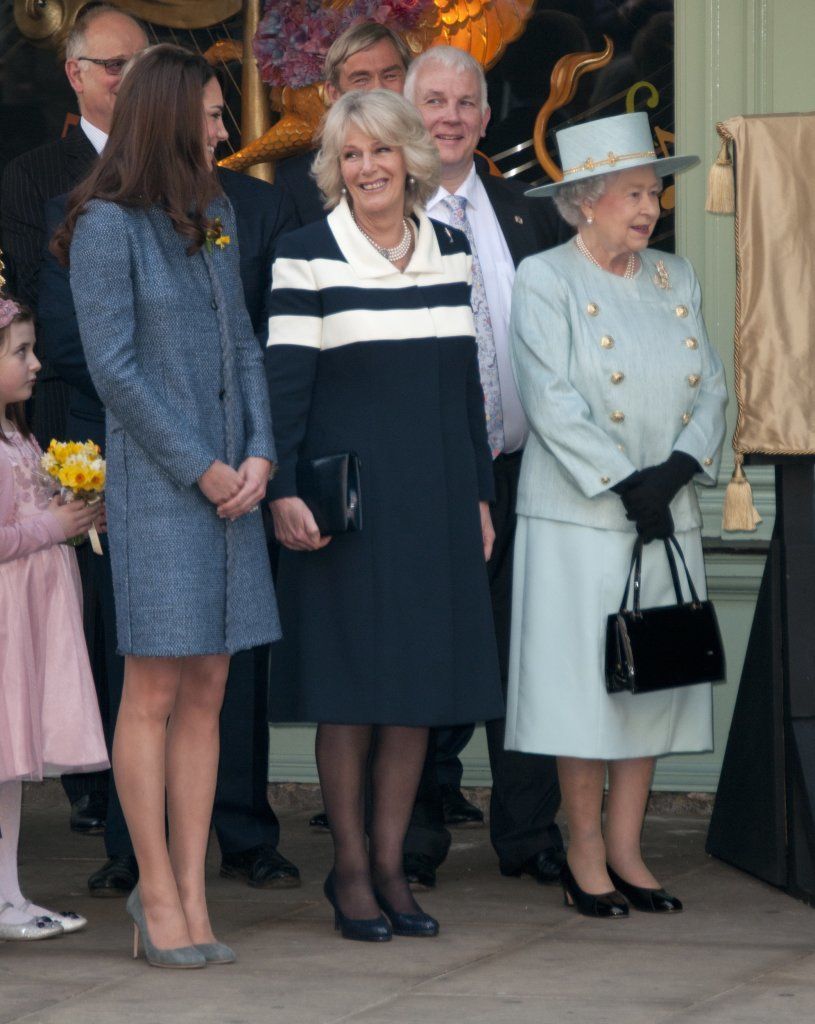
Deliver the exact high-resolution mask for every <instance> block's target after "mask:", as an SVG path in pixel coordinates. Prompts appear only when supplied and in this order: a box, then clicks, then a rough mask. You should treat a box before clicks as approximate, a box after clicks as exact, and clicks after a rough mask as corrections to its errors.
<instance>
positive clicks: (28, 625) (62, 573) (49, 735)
mask: <svg viewBox="0 0 815 1024" xmlns="http://www.w3.org/2000/svg"><path fill="white" fill-rule="evenodd" d="M8 441H9V442H10V443H7V442H6V441H3V440H0V782H7V781H9V780H11V779H41V778H42V777H43V776H45V775H60V774H62V773H63V772H83V771H96V770H98V769H101V768H107V767H108V758H107V751H106V750H105V738H104V734H103V732H102V722H101V719H100V717H99V707H98V704H97V699H96V691H95V689H94V685H93V677H92V675H91V668H90V664H89V662H88V652H87V648H86V646H85V635H84V633H83V631H82V610H81V609H82V591H81V584H80V580H79V570H78V569H77V565H76V556H75V555H74V552H73V551H72V550H71V549H70V548H69V547H66V546H65V545H64V544H61V543H60V541H61V540H63V531H62V528H61V526H60V524H59V522H58V520H57V519H56V517H55V516H53V515H52V514H51V513H50V512H49V511H48V502H49V500H50V499H51V497H52V495H53V493H54V487H53V486H51V485H50V484H49V481H48V478H47V477H46V476H45V474H44V473H43V471H42V470H41V469H40V464H39V461H40V450H39V447H38V445H37V443H36V441H34V440H33V439H32V440H26V439H24V438H23V437H21V435H20V434H18V433H16V432H15V433H13V434H11V436H10V437H9V438H8Z"/></svg>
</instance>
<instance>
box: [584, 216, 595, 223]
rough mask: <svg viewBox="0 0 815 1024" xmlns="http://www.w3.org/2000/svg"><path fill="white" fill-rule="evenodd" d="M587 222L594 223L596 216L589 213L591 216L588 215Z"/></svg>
mask: <svg viewBox="0 0 815 1024" xmlns="http://www.w3.org/2000/svg"><path fill="white" fill-rule="evenodd" d="M586 223H587V224H593V223H594V217H592V215H591V214H589V216H588V217H586Z"/></svg>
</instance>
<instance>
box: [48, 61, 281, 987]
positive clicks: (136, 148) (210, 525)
mask: <svg viewBox="0 0 815 1024" xmlns="http://www.w3.org/2000/svg"><path fill="white" fill-rule="evenodd" d="M222 108H223V98H222V96H221V90H220V86H219V84H218V81H217V79H216V78H215V77H214V73H213V71H212V69H211V68H210V67H209V65H208V64H207V63H206V61H205V60H203V58H201V57H198V56H195V55H192V54H190V53H188V52H187V51H184V50H182V49H180V48H178V47H173V46H166V45H164V46H157V47H153V48H151V49H150V50H148V51H145V53H144V54H142V55H141V56H140V57H138V58H136V59H135V63H134V64H133V66H132V68H131V69H130V70H128V71H127V73H126V76H125V78H124V81H123V83H122V86H121V89H120V91H119V94H118V98H117V103H116V110H115V115H114V120H113V126H112V129H111V135H110V138H109V140H108V142H107V144H106V147H105V150H104V153H103V154H102V156H101V158H100V160H99V162H98V163H97V165H96V167H95V169H94V171H93V172H92V173H91V176H90V177H89V178H88V179H87V181H86V182H85V183H83V184H82V185H81V186H80V187H79V189H78V190H77V191H76V192H75V193H74V194H73V195H72V197H71V200H70V202H69V208H68V215H67V219H66V223H65V225H64V226H63V228H62V229H61V233H60V234H58V236H57V241H56V243H55V244H56V245H57V247H58V248H59V247H61V251H62V253H63V255H64V254H65V251H66V249H67V246H68V244H70V268H71V288H72V292H73V297H74V301H75V304H76V311H77V318H78V321H79V328H80V332H81V335H82V344H83V348H84V350H85V355H86V358H87V362H88V368H89V370H90V373H91V376H92V378H93V381H94V384H95V385H96V388H97V390H98V392H99V394H100V396H101V398H102V400H103V402H104V404H105V407H106V412H107V451H106V454H107V460H108V484H107V492H106V493H107V507H108V525H109V532H110V549H111V563H112V570H113V580H114V593H115V601H116V622H117V633H118V646H119V649H120V651H121V653H123V654H124V655H125V657H126V661H125V682H124V694H123V698H122V703H121V708H120V711H119V715H118V720H117V725H116V735H115V739H114V744H113V766H114V772H115V777H116V784H117V787H118V791H119V796H120V798H121V803H122V808H123V810H124V814H125V818H126V820H127V825H128V829H129V832H130V835H131V837H132V839H133V847H134V850H135V853H136V858H137V860H138V863H139V872H140V881H139V886H138V888H137V889H135V890H134V891H133V894H132V896H131V898H130V900H129V901H128V911H129V913H130V914H131V916H132V917H133V919H134V922H135V924H136V926H137V932H136V937H137V939H138V934H139V932H140V933H141V938H142V940H143V942H144V946H145V951H146V954H147V958H148V960H149V962H150V963H151V964H154V965H156V966H167V967H203V966H205V965H206V964H207V963H227V962H230V961H231V960H234V954H233V953H232V951H231V950H230V949H229V948H228V947H227V946H225V945H223V944H222V943H217V942H216V941H215V939H214V936H213V934H212V929H211V927H210V923H209V917H208V913H207V908H206V899H205V892H204V856H205V852H206V843H207V837H208V834H209V824H210V817H211V813H212V803H213V798H214V789H215V777H216V771H217V764H218V715H219V712H220V707H221V703H222V700H223V693H224V685H225V682H226V676H227V670H228V665H229V655H230V654H232V653H234V652H235V651H239V650H242V649H246V648H250V647H255V646H258V645H260V644H266V643H269V642H271V641H273V640H275V639H277V638H278V636H279V627H278V621H277V612H276V607H275V600H274V593H273V589H272V582H271V575H270V568H269V560H268V555H267V552H266V545H265V539H264V533H263V527H262V522H261V516H260V514H259V510H258V502H259V501H261V500H262V499H263V496H264V494H265V489H266V485H267V482H268V479H269V474H270V469H271V466H272V463H273V460H274V458H275V452H274V443H273V440H272V431H271V419H270V412H269V404H268V392H267V389H266V384H265V377H264V374H263V370H262V363H261V356H260V352H259V349H258V345H257V341H256V340H255V338H254V335H253V332H252V326H251V323H250V320H249V316H248V314H247V312H246V309H245V307H244V302H243V292H242V288H241V282H240V277H239V253H238V240H237V237H236V233H235V221H234V215H233V211H232V208H231V206H230V205H229V202H228V200H227V199H226V198H225V197H224V196H223V194H222V193H221V191H220V186H219V185H218V180H217V177H216V175H215V174H214V170H213V164H212V158H213V153H214V149H215V146H216V145H217V144H218V142H219V141H221V140H222V139H224V138H225V137H226V132H225V131H224V127H223V122H222V120H221V111H222ZM165 788H166V794H167V797H166V809H167V817H168V821H169V849H168V846H167V842H166V840H165V829H164V820H165Z"/></svg>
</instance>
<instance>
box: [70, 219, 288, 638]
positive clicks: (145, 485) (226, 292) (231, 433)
mask: <svg viewBox="0 0 815 1024" xmlns="http://www.w3.org/2000/svg"><path fill="white" fill-rule="evenodd" d="M209 213H210V215H211V216H219V217H220V218H221V221H222V224H223V230H224V232H225V233H226V234H228V235H230V236H231V244H229V245H228V246H226V247H224V248H223V249H219V248H215V249H214V251H213V253H212V254H210V253H208V252H207V251H206V250H205V249H204V250H202V251H201V252H199V253H197V254H196V255H194V256H188V255H187V254H186V251H185V250H186V244H187V243H186V241H185V240H184V239H182V238H181V237H180V236H179V235H178V234H177V233H176V232H175V231H174V230H173V227H172V225H171V223H170V221H169V219H168V217H167V216H166V215H165V214H164V213H163V212H162V211H161V210H159V209H157V208H153V209H149V210H133V209H126V208H124V207H121V206H118V205H117V204H114V203H107V202H102V201H99V200H94V201H93V202H91V203H90V204H89V205H88V209H87V211H86V212H85V213H84V214H83V215H82V216H81V217H80V218H79V220H78V222H77V226H76V230H75V233H74V238H73V242H72V245H71V260H70V262H71V290H72V292H73V297H74V302H75V305H76V312H77V319H78V322H79V329H80V334H81V336H82V346H83V348H84V350H85V356H86V359H87V363H88V368H89V370H90V373H91V377H92V378H93V382H94V384H95V386H96V388H97V390H98V392H99V395H100V397H101V399H102V401H103V402H104V405H105V407H106V410H107V447H106V455H107V462H108V483H107V490H106V499H107V507H108V529H109V533H110V551H111V563H112V568H113V583H114V594H115V600H116V623H117V634H118V646H119V649H120V651H121V652H122V653H123V654H138V655H156V656H159V655H160V656H184V655H196V654H216V653H233V652H235V651H239V650H243V649H245V648H249V647H255V646H257V645H259V644H264V643H269V642H271V641H273V640H276V639H277V638H278V637H279V635H280V628H279V624H278V618H277V608H276V604H275V598H274V591H273V588H272V580H271V574H270V569H269V558H268V555H267V553H266V545H265V540H264V535H263V526H262V522H261V517H260V515H259V514H258V513H250V514H248V515H245V516H243V517H242V518H240V519H238V520H237V521H236V522H234V523H229V522H226V521H224V520H220V519H219V518H218V517H217V515H216V513H215V507H214V506H213V505H212V504H211V503H210V502H209V501H208V500H207V499H206V498H205V497H204V495H203V494H202V493H201V490H200V489H199V487H198V485H197V482H196V481H197V480H198V478H199V477H200V476H201V474H202V473H203V472H204V471H205V470H206V469H207V468H208V467H209V466H210V465H211V464H212V462H213V461H214V460H215V459H221V460H223V461H224V462H227V463H229V464H230V465H232V466H235V467H237V466H239V465H240V463H241V462H242V461H243V460H244V459H245V458H247V457H249V456H251V455H255V456H262V457H263V458H266V459H270V460H274V459H275V449H274V441H273V438H272V427H271V417H270V413H269V401H268V392H267V390H266V383H265V379H264V374H263V368H262V357H261V353H260V350H259V348H258V344H257V341H256V339H255V336H254V333H253V331H252V325H251V323H250V320H249V316H248V314H247V312H246V307H245V305H244V300H243V292H242V290H241V281H240V276H239V252H238V243H237V237H236V230H235V220H234V214H233V211H232V207H231V206H230V205H229V202H228V200H226V199H222V200H218V201H217V202H216V203H215V204H213V207H212V208H211V210H210V211H209Z"/></svg>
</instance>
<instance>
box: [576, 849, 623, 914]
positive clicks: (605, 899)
mask: <svg viewBox="0 0 815 1024" xmlns="http://www.w3.org/2000/svg"><path fill="white" fill-rule="evenodd" d="M560 884H561V885H562V886H563V901H564V903H565V904H566V906H567V907H575V908H576V909H577V910H578V911H579V912H580V913H581V914H583V915H584V916H585V917H605V918H611V919H619V918H623V917H628V903H626V900H625V897H624V896H623V895H622V893H619V892H617V890H616V889H614V890H612V891H611V892H604V893H600V894H599V895H595V894H594V893H590V892H584V891H583V890H582V889H581V888H580V886H579V885H578V884H577V881H576V879H575V877H574V875H573V874H572V872H571V869H570V867H569V865H568V863H565V864H564V865H563V867H562V868H561V872H560Z"/></svg>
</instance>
